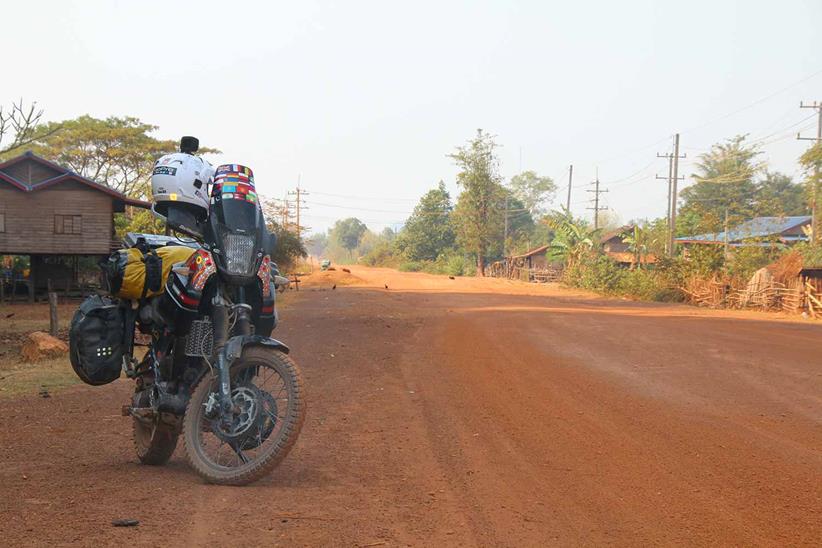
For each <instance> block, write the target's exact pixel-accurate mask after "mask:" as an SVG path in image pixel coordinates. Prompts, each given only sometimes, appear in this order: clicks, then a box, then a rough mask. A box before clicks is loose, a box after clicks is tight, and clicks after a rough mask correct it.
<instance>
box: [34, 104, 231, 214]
mask: <svg viewBox="0 0 822 548" xmlns="http://www.w3.org/2000/svg"><path fill="white" fill-rule="evenodd" d="M156 130H157V126H153V125H151V124H145V123H143V122H141V121H140V120H138V119H137V118H133V117H130V116H126V117H123V118H118V117H110V118H106V119H105V120H101V119H98V118H93V117H91V116H88V115H86V116H80V117H79V118H76V119H74V120H67V121H64V122H49V123H47V124H42V125H39V126H37V128H36V130H35V132H36V134H37V135H40V136H42V137H37V138H35V139H34V140H33V141H32V142H31V149H32V151H33V152H34V153H35V154H38V155H40V156H42V157H44V158H47V159H49V160H52V161H53V162H55V163H57V164H60V165H62V166H66V167H68V168H70V169H72V170H73V171H74V172H75V173H78V174H79V175H82V176H83V177H87V178H89V179H91V180H93V181H96V182H98V183H102V184H105V185H107V186H109V187H111V188H113V189H115V190H118V191H120V192H122V193H123V194H126V195H128V196H131V197H134V198H147V197H148V196H150V195H151V192H150V181H151V171H152V169H153V167H154V162H155V161H156V160H157V158H159V157H160V156H162V155H164V154H168V153H170V152H175V151H176V150H177V149H178V143H177V141H172V140H160V139H157V138H155V137H153V136H152V135H151V133H152V132H154V131H156ZM216 152H218V151H216V150H214V149H209V148H201V149H200V151H199V154H208V153H216Z"/></svg>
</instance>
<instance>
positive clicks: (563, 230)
mask: <svg viewBox="0 0 822 548" xmlns="http://www.w3.org/2000/svg"><path fill="white" fill-rule="evenodd" d="M543 222H544V223H545V224H546V225H548V227H549V228H550V229H551V230H553V231H554V239H553V241H552V242H551V244H550V246H549V247H548V252H549V254H550V255H551V256H552V257H556V258H560V259H562V260H563V261H564V262H565V264H566V265H567V266H568V267H569V268H573V267H574V266H576V265H578V264H579V263H580V261H582V259H583V257H585V255H587V254H588V253H590V252H591V250H592V249H593V248H594V245H595V243H596V242H597V241H598V240H599V233H600V231H599V230H595V229H592V228H591V227H590V226H589V225H588V224H587V223H586V222H585V221H583V220H581V219H574V217H573V215H571V212H570V211H568V210H567V209H565V208H563V209H562V211H555V212H553V213H552V214H550V215H547V216H546V217H544V218H543Z"/></svg>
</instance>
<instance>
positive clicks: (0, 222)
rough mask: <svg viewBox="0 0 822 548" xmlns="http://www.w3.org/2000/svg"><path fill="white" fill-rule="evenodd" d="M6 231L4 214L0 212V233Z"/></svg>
mask: <svg viewBox="0 0 822 548" xmlns="http://www.w3.org/2000/svg"><path fill="white" fill-rule="evenodd" d="M5 231H6V214H5V213H0V234H2V233H3V232H5Z"/></svg>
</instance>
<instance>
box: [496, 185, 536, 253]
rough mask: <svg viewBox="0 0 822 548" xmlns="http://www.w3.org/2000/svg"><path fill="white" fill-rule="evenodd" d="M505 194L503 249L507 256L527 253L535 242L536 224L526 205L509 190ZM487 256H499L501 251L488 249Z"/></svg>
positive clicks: (500, 249)
mask: <svg viewBox="0 0 822 548" xmlns="http://www.w3.org/2000/svg"><path fill="white" fill-rule="evenodd" d="M505 192H506V193H507V194H508V200H507V204H508V240H507V241H506V242H505V247H504V249H505V251H507V253H508V254H509V255H510V254H513V253H515V252H520V251H522V252H525V251H528V248H529V247H530V246H531V244H532V242H533V241H534V240H535V238H534V236H535V232H536V223H534V218H533V216H532V214H531V211H530V210H529V208H528V207H527V204H526V203H525V202H523V201H522V200H521V199H520V198H519V197H518V196H516V194H515V193H514V192H513V191H512V190H511V189H505ZM503 222H504V220H503ZM503 233H504V227H503ZM546 243H547V242H546ZM489 254H490V255H499V256H501V255H502V254H503V249H502V248H499V249H497V247H496V246H492V247H491V248H490V249H489Z"/></svg>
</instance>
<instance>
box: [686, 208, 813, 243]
mask: <svg viewBox="0 0 822 548" xmlns="http://www.w3.org/2000/svg"><path fill="white" fill-rule="evenodd" d="M810 222H811V216H810V215H795V216H791V217H756V218H753V219H751V220H750V221H745V222H744V223H742V224H741V225H739V226H737V227H735V228H734V229H733V230H729V231H728V242H741V241H743V240H748V239H752V238H767V237H768V236H779V235H781V234H782V233H783V232H786V231H788V230H790V229H792V228H796V227H798V226H800V225H803V224H806V223H810ZM782 239H784V240H790V241H800V240H807V238H806V237H805V236H797V235H790V236H783V237H782ZM676 241H677V242H682V243H724V242H725V232H724V231H723V232H718V233H716V234H698V235H696V236H685V237H682V238H677V239H676Z"/></svg>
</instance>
